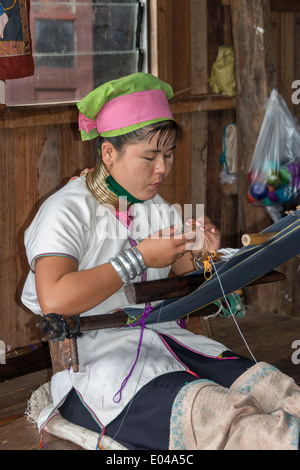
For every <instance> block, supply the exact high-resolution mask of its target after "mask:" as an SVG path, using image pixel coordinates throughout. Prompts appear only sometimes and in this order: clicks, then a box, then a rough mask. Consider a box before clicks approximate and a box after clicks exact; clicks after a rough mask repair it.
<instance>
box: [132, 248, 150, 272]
mask: <svg viewBox="0 0 300 470" xmlns="http://www.w3.org/2000/svg"><path fill="white" fill-rule="evenodd" d="M131 251H132V252H133V253H134V254H135V256H136V257H137V259H138V262H139V264H140V265H141V267H142V269H143V272H144V271H146V270H147V266H146V265H145V263H144V260H143V257H142V255H141V253H140V252H139V250H138V248H137V247H136V246H133V247H132V248H131Z"/></svg>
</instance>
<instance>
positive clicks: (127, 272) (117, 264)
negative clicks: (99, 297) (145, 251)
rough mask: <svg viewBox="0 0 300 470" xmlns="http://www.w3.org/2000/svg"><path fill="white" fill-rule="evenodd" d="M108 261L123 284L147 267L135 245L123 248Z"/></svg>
mask: <svg viewBox="0 0 300 470" xmlns="http://www.w3.org/2000/svg"><path fill="white" fill-rule="evenodd" d="M109 261H110V263H111V264H112V266H113V268H114V269H115V270H116V272H117V274H118V275H119V277H120V279H121V281H122V282H123V284H124V285H126V284H129V283H130V282H131V281H132V280H133V279H134V278H135V277H136V276H140V275H141V274H143V272H144V271H146V269H147V266H146V265H145V263H144V260H143V257H142V255H141V253H140V252H139V250H138V249H137V248H136V247H133V248H127V249H126V250H123V251H122V252H121V253H119V254H118V255H117V256H116V257H115V258H111V259H110V260H109Z"/></svg>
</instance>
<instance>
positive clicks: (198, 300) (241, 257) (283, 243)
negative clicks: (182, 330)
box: [145, 210, 300, 324]
mask: <svg viewBox="0 0 300 470" xmlns="http://www.w3.org/2000/svg"><path fill="white" fill-rule="evenodd" d="M263 232H265V233H270V232H276V235H274V236H273V237H272V238H271V239H269V240H268V241H267V242H265V243H263V244H262V245H255V246H249V247H243V248H241V249H240V250H239V251H238V252H237V253H236V254H235V255H234V256H233V257H232V258H230V259H229V260H228V261H226V262H220V263H217V264H216V265H215V266H216V269H217V273H218V276H219V278H220V281H221V284H222V287H223V289H224V292H225V295H228V294H230V293H232V292H234V291H236V290H238V289H241V288H242V287H244V286H246V285H247V284H249V283H250V282H252V281H254V280H255V279H258V278H259V277H261V276H263V275H264V274H267V273H268V272H270V271H271V270H272V269H275V268H277V267H278V266H280V265H281V264H283V263H285V262H286V261H288V260H289V259H291V258H293V257H294V256H296V255H298V254H299V253H300V211H299V210H298V211H295V212H293V214H291V215H287V216H286V217H284V218H283V219H281V220H279V221H278V222H276V223H274V224H273V225H271V226H270V227H268V228H267V229H266V230H264V231H263ZM199 273H201V270H199V271H195V272H194V273H192V274H189V276H193V275H194V274H199ZM221 298H223V293H222V290H221V287H220V283H219V280H218V277H217V275H216V273H215V272H214V273H213V276H212V277H211V279H210V280H208V281H205V282H204V283H203V284H202V285H201V286H200V287H199V288H198V289H196V290H195V291H194V292H193V293H191V294H189V295H187V296H185V297H183V298H180V299H175V300H172V301H167V302H166V301H164V302H163V303H162V304H161V305H160V306H159V307H157V308H156V309H154V310H153V311H152V312H151V313H150V315H149V316H148V317H147V318H146V321H145V323H146V324H147V323H156V322H166V321H171V320H177V319H178V318H182V317H184V316H186V315H188V314H191V313H193V312H195V311H196V310H198V309H199V308H202V307H205V306H206V305H209V304H211V303H212V302H215V301H216V300H218V299H221Z"/></svg>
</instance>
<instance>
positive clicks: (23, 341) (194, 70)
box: [0, 0, 300, 348]
mask: <svg viewBox="0 0 300 470" xmlns="http://www.w3.org/2000/svg"><path fill="white" fill-rule="evenodd" d="M253 1H254V2H256V3H260V0H253ZM262 1H265V0H262ZM230 2H233V0H228V1H223V2H222V1H221V0H209V1H208V0H150V22H151V27H150V31H151V37H150V46H151V71H152V73H154V74H156V75H158V76H159V77H160V78H161V79H163V80H166V81H168V82H170V83H171V84H172V86H173V89H174V91H175V98H174V99H173V100H172V109H173V112H174V114H175V117H176V118H177V120H178V121H179V122H180V123H181V124H182V126H183V128H184V129H185V133H186V138H185V141H184V142H183V143H182V144H181V145H180V147H179V148H178V150H177V151H176V155H175V166H174V171H173V174H172V176H171V177H170V178H169V180H168V181H167V182H166V183H165V185H164V188H163V190H162V195H163V196H164V197H165V198H166V199H167V200H169V201H170V202H171V203H179V204H181V205H182V206H183V205H184V204H193V206H195V205H196V204H201V203H203V204H205V209H206V213H207V214H208V215H209V216H210V217H211V218H212V219H213V220H214V221H215V222H216V224H217V225H219V226H220V227H221V229H222V233H223V235H224V237H223V240H224V241H223V243H224V245H227V246H237V244H238V243H239V240H240V233H241V226H240V218H239V208H240V204H241V202H240V200H241V198H242V197H243V195H242V196H239V195H238V190H237V188H229V189H228V188H223V187H221V185H220V182H219V171H220V169H221V168H220V163H219V159H220V156H221V153H222V134H223V129H224V127H225V125H226V124H228V123H230V122H232V121H235V119H236V111H235V107H236V99H234V98H233V99H232V98H228V97H222V96H211V95H207V92H210V90H209V87H208V84H207V81H208V78H209V76H210V70H211V66H212V63H213V62H214V60H215V58H216V55H217V51H218V47H219V46H220V45H223V44H226V45H231V44H232V43H233V37H232V29H233V28H232V23H231V8H230ZM241 2H242V3H245V2H246V0H241ZM222 3H225V4H226V3H227V4H226V5H223V4H222ZM246 3H248V2H246ZM284 14H285V13H282V12H277V13H276V15H277V16H276V21H277V22H278V21H279V22H281V21H283V17H282V16H280V15H284ZM293 14H294V13H293ZM273 21H274V19H273ZM295 21H296V20H295ZM276 24H278V23H276ZM295 24H298V23H297V21H296V23H295ZM299 27H300V26H299ZM295 28H296V30H297V27H296V26H295ZM285 31H286V32H285V34H284V35H283V33H282V29H280V31H279V30H278V29H277V28H275V31H274V28H273V34H274V38H275V39H276V41H277V43H276V44H280V45H281V46H280V47H281V48H282V47H283V44H285V41H291V38H290V36H289V34H288V31H287V30H285ZM295 37H298V35H297V33H296V32H295ZM284 38H285V39H284ZM275 39H274V40H275ZM294 51H295V54H296V53H298V51H297V47H295V48H294ZM277 58H279V59H280V60H282V57H281V52H280V51H279V49H278V48H277ZM296 64H297V61H296V60H295V70H296V67H297V65H296ZM284 70H285V67H284V66H283V65H282V66H281V76H283V73H284ZM298 78H300V77H298ZM282 83H286V77H283V78H282ZM184 90H185V91H184ZM76 121H77V111H76V109H75V107H72V106H69V107H66V106H62V107H60V106H57V107H49V108H47V107H46V108H41V107H39V108H24V109H2V110H0V162H1V172H0V181H1V182H0V184H1V209H2V218H1V222H0V240H1V247H2V254H3V255H2V262H1V267H0V273H1V274H0V339H2V340H4V341H5V342H6V344H8V345H11V347H12V348H15V347H18V346H23V345H28V344H31V343H33V342H35V341H38V340H39V339H40V333H39V330H37V329H36V327H35V325H36V323H37V318H36V317H35V316H34V315H32V314H31V313H30V312H28V311H27V310H26V309H25V308H24V306H23V305H22V304H21V302H20V294H21V290H22V286H23V283H24V280H25V277H26V275H27V272H28V266H27V261H26V255H25V250H24V246H23V236H24V230H25V228H26V227H27V226H28V225H29V223H30V221H31V220H32V218H33V216H34V214H35V213H36V211H37V209H38V207H39V205H40V204H41V202H42V201H43V200H44V199H45V198H46V197H47V196H48V195H50V194H51V193H52V192H54V191H55V190H56V189H58V188H59V187H60V186H61V185H62V184H64V183H66V182H67V181H68V179H69V178H70V177H72V176H74V175H76V174H79V172H80V171H81V170H82V169H84V168H86V167H90V166H92V165H93V163H94V159H95V154H96V152H95V148H94V143H93V142H92V143H82V142H81V140H80V136H79V133H78V130H77V123H76ZM254 143H255V139H254V136H253V141H252V144H254ZM264 220H265V221H266V224H267V223H268V222H269V220H268V217H266V216H265V215H264ZM295 266H296V265H295V263H294V264H293V263H292V264H289V265H288V267H287V268H286V269H287V271H289V282H288V284H287V285H286V286H285V287H284V288H285V289H288V295H289V296H290V297H291V298H292V300H291V302H289V304H288V305H289V306H288V309H287V308H286V305H285V301H284V295H285V294H283V293H282V292H279V291H278V287H272V289H273V290H272V292H271V295H272V298H273V299H276V302H274V301H273V302H271V305H270V308H271V309H273V310H275V309H278V305H280V306H281V307H282V308H281V307H280V308H279V309H278V310H280V312H281V311H282V310H284V313H287V314H289V315H298V311H297V310H298V309H297V306H298V304H299V294H297V292H295V290H296V280H295V274H296V272H295V271H296V267H295ZM296 279H297V278H296ZM280 289H281V290H282V289H283V288H281V287H280ZM266 292H267V294H266ZM268 292H269V291H268V290H267V291H266V290H265V291H264V292H263V293H260V292H259V291H256V293H255V294H254V297H255V296H256V299H257V300H258V301H259V302H260V303H261V302H266V303H267V298H266V296H268V295H269V293H268ZM268 307H269V306H268Z"/></svg>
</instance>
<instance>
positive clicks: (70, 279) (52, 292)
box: [35, 232, 187, 316]
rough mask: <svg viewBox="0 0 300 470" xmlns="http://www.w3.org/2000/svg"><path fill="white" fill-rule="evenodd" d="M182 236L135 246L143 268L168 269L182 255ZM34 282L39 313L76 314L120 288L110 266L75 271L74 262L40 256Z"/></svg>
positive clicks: (57, 257)
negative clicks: (142, 261)
mask: <svg viewBox="0 0 300 470" xmlns="http://www.w3.org/2000/svg"><path fill="white" fill-rule="evenodd" d="M186 243H187V239H186V238H185V236H180V237H176V236H174V235H171V236H168V237H166V236H164V233H163V232H162V233H160V234H159V236H157V237H155V238H151V237H150V238H147V239H145V240H143V241H142V242H140V243H139V244H138V245H137V248H138V249H139V251H140V253H141V255H142V257H143V259H144V262H145V264H146V266H147V267H151V268H163V267H166V266H170V265H171V264H173V263H174V262H175V261H176V260H177V259H179V258H180V257H181V256H183V255H184V254H185V253H186ZM35 283H36V290H37V296H38V300H39V304H40V306H41V309H42V311H43V313H44V314H45V315H46V314H47V313H57V314H60V315H65V316H73V315H80V314H81V313H83V312H86V311H87V310H90V309H92V308H94V307H96V306H97V305H98V304H100V303H101V302H103V301H104V300H106V299H107V298H108V297H110V296H111V295H113V294H114V293H115V292H117V291H118V290H119V289H120V288H121V287H122V285H123V284H122V281H121V279H120V277H119V276H118V274H117V272H116V271H115V269H114V268H113V266H112V264H111V263H105V264H102V265H100V266H96V267H94V268H90V269H85V270H81V271H79V270H78V264H77V262H76V261H75V260H73V259H71V258H67V257H61V256H49V257H47V256H44V257H41V258H37V259H36V262H35Z"/></svg>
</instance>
